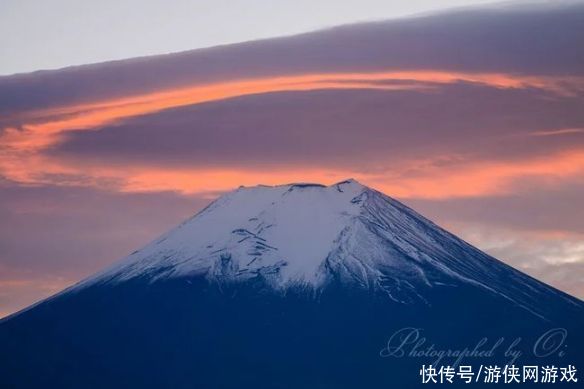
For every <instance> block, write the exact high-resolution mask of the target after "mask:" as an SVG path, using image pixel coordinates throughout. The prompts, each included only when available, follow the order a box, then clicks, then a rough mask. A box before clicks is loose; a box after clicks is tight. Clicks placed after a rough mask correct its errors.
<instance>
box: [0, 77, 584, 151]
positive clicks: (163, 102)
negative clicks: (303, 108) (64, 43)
mask: <svg viewBox="0 0 584 389" xmlns="http://www.w3.org/2000/svg"><path fill="white" fill-rule="evenodd" d="M392 80H393V81H411V82H412V83H410V84H407V83H406V84H393V85H392V84H381V83H380V82H383V81H392ZM459 81H464V82H472V83H480V84H485V85H489V86H492V87H495V88H529V87H531V88H541V89H547V90H550V91H553V92H557V93H562V94H563V93H569V92H570V91H569V90H568V89H566V88H565V84H567V83H568V81H569V83H570V86H571V88H573V89H574V88H576V89H584V80H581V79H575V78H569V79H565V78H558V77H555V78H553V77H539V78H538V77H529V76H515V75H507V74H497V73H461V72H441V71H404V72H379V73H338V74H335V73H330V74H308V75H301V76H283V77H271V78H259V79H247V80H240V81H233V82H223V83H214V84H203V85H196V86H191V87H185V88H179V89H172V90H164V91H160V92H156V93H147V94H142V95H137V96H130V97H126V98H118V99H113V100H109V101H99V102H95V103H92V104H82V105H73V106H66V107H60V108H54V109H49V110H41V111H35V112H28V113H26V114H23V115H21V120H22V121H23V123H22V124H21V126H20V128H18V129H17V128H7V129H5V131H4V134H3V135H2V136H1V137H0V144H2V145H3V146H4V147H5V148H6V147H9V148H16V149H39V148H44V147H47V146H49V145H51V144H53V143H54V142H56V141H58V135H59V134H61V133H63V132H66V131H70V130H82V129H92V128H97V127H100V126H104V125H107V124H111V123H115V122H116V121H119V120H123V119H126V118H130V117H133V116H138V115H144V114H149V113H154V112H159V111H162V110H165V109H169V108H176V107H182V106H188V105H194V104H200V103H204V102H210V101H216V100H221V99H227V98H233V97H238V96H244V95H251V94H261V93H270V92H280V91H308V90H316V89H385V90H390V89H412V88H420V87H423V85H420V84H419V83H432V84H448V83H455V82H459ZM416 83H417V84H416ZM17 119H18V118H17Z"/></svg>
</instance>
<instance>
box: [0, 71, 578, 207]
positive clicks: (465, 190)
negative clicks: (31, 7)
mask: <svg viewBox="0 0 584 389" xmlns="http://www.w3.org/2000/svg"><path fill="white" fill-rule="evenodd" d="M396 80H397V81H410V82H409V83H408V82H405V83H403V82H401V83H396V84H391V83H387V82H388V81H396ZM459 81H464V82H473V83H481V84H485V85H489V86H491V87H495V88H542V89H546V90H550V91H554V92H557V93H566V92H567V91H566V90H565V89H563V86H564V85H565V83H566V81H567V80H566V79H563V78H549V77H548V78H537V77H524V76H516V75H507V74H491V73H484V74H483V73H453V72H439V71H408V72H379V73H340V74H309V75H302V76H286V77H272V78H261V79H248V80H240V81H234V82H224V83H214V84H207V85H197V86H191V87H186V88H181V89H174V90H165V91H160V92H156V93H149V94H143V95H138V96H129V97H126V98H121V99H113V100H109V101H100V102H95V103H92V104H84V105H74V106H66V107H60V108H56V109H50V110H44V111H43V110H41V111H35V112H28V113H26V114H23V115H22V116H21V118H20V120H22V125H21V126H20V128H19V129H15V128H9V129H6V130H5V131H4V133H3V134H2V136H0V151H2V153H1V154H0V173H1V174H2V175H3V176H4V177H6V178H8V179H10V180H13V181H16V182H20V183H25V184H32V185H35V184H41V185H42V184H53V185H54V184H57V185H88V186H97V187H103V186H104V185H109V187H111V188H115V190H120V191H165V190H171V191H178V192H183V193H201V192H207V191H223V190H229V189H231V188H233V187H236V186H238V185H241V184H243V185H252V184H256V183H258V182H261V183H265V184H278V183H282V182H293V181H314V182H334V181H338V180H341V179H344V178H346V177H355V178H358V179H361V180H363V181H364V182H366V183H370V184H371V185H372V186H375V187H378V188H380V189H382V190H384V191H385V192H387V193H389V194H392V195H395V196H398V197H426V198H442V197H451V196H456V197H460V196H478V195H484V194H492V193H500V192H502V191H505V190H507V189H506V188H508V186H509V185H508V184H509V182H510V181H512V180H513V179H516V178H520V177H524V176H544V177H558V176H572V175H579V174H582V172H583V170H584V153H583V152H581V151H578V152H572V153H569V154H565V153H564V154H558V155H554V156H549V157H546V158H535V159H530V160H526V161H519V162H476V161H475V162H473V161H470V162H469V161H464V160H463V161H461V162H460V163H459V164H457V165H455V166H452V167H448V168H445V167H437V166H434V165H432V163H430V164H428V165H427V166H426V165H425V166H424V168H423V169H418V170H421V171H422V173H421V174H416V175H415V176H412V175H404V174H402V172H404V171H412V169H413V170H415V168H416V167H417V166H418V165H419V164H420V163H421V162H420V161H410V162H408V161H405V162H403V163H402V164H401V165H400V166H395V167H393V168H391V169H389V170H386V171H384V172H383V174H373V173H370V174H364V173H362V172H358V171H340V170H330V169H328V170H327V169H322V168H314V167H310V168H306V167H299V166H295V167H291V168H290V169H279V171H278V172H274V171H270V170H269V169H267V170H258V169H256V170H253V169H247V170H244V169H235V168H233V169H205V170H204V169H195V168H185V169H179V168H173V169H170V168H168V169H164V168H153V167H148V166H124V167H123V169H120V168H119V167H117V166H111V165H108V164H107V163H105V162H104V163H103V164H102V165H100V166H95V165H89V164H87V165H84V166H83V165H82V162H79V163H67V162H65V161H60V160H57V159H54V158H49V157H47V156H45V155H44V154H43V150H44V149H46V148H47V147H49V146H51V145H53V144H54V143H55V142H58V141H59V140H60V139H61V136H62V135H63V134H64V133H66V132H67V131H72V130H79V129H86V130H90V129H98V128H99V127H100V126H103V125H106V124H112V123H116V122H118V121H122V120H124V119H127V118H131V117H134V116H137V115H144V114H148V113H153V112H158V111H161V110H165V109H169V108H174V107H181V106H187V105H193V104H200V103H204V102H209V101H216V100H221V99H227V98H232V97H237V96H244V95H250V94H260V93H269V92H278V91H307V90H315V89H355V88H360V89H363V88H369V89H396V88H397V89H409V88H420V87H428V84H430V85H431V84H448V83H455V82H459ZM571 81H572V83H571V87H572V88H582V89H584V81H583V80H580V79H572V80H571ZM384 82H385V83H384ZM570 132H573V131H570ZM563 133H565V131H563ZM554 134H555V133H554ZM422 162H425V161H422ZM430 162H431V161H430ZM381 164H383V163H381ZM388 165H389V161H388Z"/></svg>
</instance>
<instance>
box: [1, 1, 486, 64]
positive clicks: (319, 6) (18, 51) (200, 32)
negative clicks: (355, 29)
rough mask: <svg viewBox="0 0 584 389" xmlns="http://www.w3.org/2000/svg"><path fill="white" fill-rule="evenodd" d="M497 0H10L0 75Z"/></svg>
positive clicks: (4, 8) (5, 7) (4, 6)
mask: <svg viewBox="0 0 584 389" xmlns="http://www.w3.org/2000/svg"><path fill="white" fill-rule="evenodd" d="M489 2H493V0H440V1H436V0H408V1H387V0H343V1H339V0H317V1H315V0H294V1H290V0H277V1H274V0H212V1H209V0H207V1H201V0H198V1H193V0H173V1H167V0H148V1H144V0H100V1H87V0H85V1H80V0H51V1H38V0H2V1H0V58H2V61H0V74H1V75H7V74H14V73H23V72H30V71H35V70H40V69H55V68H62V67H66V66H71V65H82V64H88V63H96V62H104V61H109V60H116V59H124V58H132V57H138V56H144V55H152V54H165V53H171V52H178V51H184V50H191V49H196V48H201V47H211V46H216V45H221V44H227V43H235V42H243V41H248V40H252V39H259V38H270V37H275V36H283V35H291V34H297V33H301V32H306V31H311V30H315V29H319V28H323V27H330V26H336V25H339V24H346V23H354V22H357V21H366V20H372V19H387V18H394V17H400V16H404V15H409V14H413V13H419V12H429V11H432V10H437V9H443V8H448V7H455V6H468V5H476V4H483V3H489Z"/></svg>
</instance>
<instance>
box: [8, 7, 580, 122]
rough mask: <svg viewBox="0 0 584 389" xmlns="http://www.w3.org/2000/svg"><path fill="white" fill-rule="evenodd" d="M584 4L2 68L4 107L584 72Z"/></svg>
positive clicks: (490, 10) (495, 11) (500, 10)
mask: <svg viewBox="0 0 584 389" xmlns="http://www.w3.org/2000/svg"><path fill="white" fill-rule="evenodd" d="M583 24H584V4H582V3H573V2H558V3H554V5H549V4H548V5H545V6H542V4H539V5H534V6H529V7H527V6H524V7H519V6H518V7H492V8H482V9H474V10H463V11H460V10H458V11H454V12H445V13H442V14H435V15H430V16H424V17H416V18H407V19H400V20H394V21H388V22H377V23H366V24H355V25H348V26H344V27H338V28H334V29H329V30H323V31H318V32H314V33H308V34H302V35H297V36H293V37H285V38H277V39H268V40H261V41H255V42H249V43H244V44H237V45H227V46H220V47H216V48H210V49H201V50H193V51H189V52H184V53H179V54H172V55H164V56H153V57H145V58H139V59H133V60H127V61H117V62H109V63H104V64H97V65H88V66H78V67H73V68H67V69H64V70H58V71H42V72H35V73H31V74H24V75H16V76H5V77H0V114H3V115H7V114H14V113H15V112H17V111H19V110H27V109H33V108H34V109H38V108H46V107H50V106H58V105H63V104H68V103H80V102H84V101H85V102H87V101H94V100H96V99H106V98H111V97H116V96H125V95H128V94H132V93H141V92H146V91H154V90H159V89H163V88H171V87H179V86H185V85H192V84H197V83H207V82H212V81H218V80H221V81H225V80H229V79H237V78H242V77H254V76H262V77H265V76H270V75H282V74H301V73H307V72H339V71H354V70H359V71H374V70H387V69H398V70H415V69H418V70H428V69H432V70H436V69H439V70H454V71H457V70H458V71H460V70H463V71H470V72H506V73H514V74H539V75H542V74H543V75H564V76H565V75H580V76H581V75H583V74H584V70H583V69H584V66H582V64H583V63H584V47H583V46H582V44H581V42H582V41H583V40H584V31H583V29H582V25H583Z"/></svg>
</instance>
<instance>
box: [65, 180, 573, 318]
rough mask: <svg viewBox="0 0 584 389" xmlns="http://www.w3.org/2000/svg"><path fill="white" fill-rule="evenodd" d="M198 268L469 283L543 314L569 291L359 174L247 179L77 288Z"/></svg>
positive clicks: (404, 293) (208, 272) (406, 293)
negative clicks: (278, 181) (311, 179)
mask: <svg viewBox="0 0 584 389" xmlns="http://www.w3.org/2000/svg"><path fill="white" fill-rule="evenodd" d="M192 276H205V277H206V278H207V279H209V280H210V281H214V282H219V283H221V282H237V281H246V280H250V279H261V280H263V281H266V282H267V284H269V285H271V286H272V287H273V288H275V289H285V288H286V287H288V286H291V285H303V286H309V287H311V288H312V289H318V288H320V287H322V286H324V285H326V284H327V282H330V281H331V280H335V279H336V280H338V281H341V282H342V283H344V284H351V285H356V286H358V287H360V288H365V289H369V290H373V291H378V292H382V293H384V294H386V295H387V296H388V297H389V298H390V299H392V300H394V301H397V302H401V303H408V302H412V301H422V302H423V301H425V300H426V299H425V297H424V296H425V295H426V294H427V293H431V291H432V288H434V287H439V286H453V287H456V286H457V285H462V284H464V285H472V286H475V287H478V288H482V289H484V290H486V291H487V292H489V293H494V294H497V295H500V296H502V297H504V298H506V299H509V300H511V301H512V302H513V303H515V304H517V305H520V306H522V307H524V308H525V309H527V310H528V311H530V312H532V313H534V314H536V315H538V316H541V315H544V314H545V312H542V310H541V309H538V307H541V304H540V301H539V300H540V299H541V298H542V296H547V295H549V293H550V292H552V294H554V295H557V297H560V298H563V296H564V295H563V294H562V293H561V292H557V291H555V290H554V289H552V288H549V287H547V286H546V285H544V284H541V283H539V282H537V281H535V280H533V279H532V278H531V277H528V276H526V275H525V274H523V273H521V272H518V271H516V270H514V269H513V268H511V267H509V266H506V265H504V264H503V263H501V262H499V261H497V260H496V259H494V258H492V257H490V256H488V255H486V254H484V253H483V252H481V251H479V250H478V249H476V248H474V247H472V246H470V245H469V244H467V243H466V242H464V241H462V240H460V239H458V238H457V237H455V236H454V235H452V234H450V233H448V232H447V231H445V230H443V229H441V228H440V227H438V226H436V225H435V224H434V223H432V222H431V221H429V220H427V219H425V218H424V217H422V216H421V215H419V214H417V213H416V212H414V211H413V210H411V209H409V208H408V207H406V206H404V205H403V204H401V203H399V202H398V201H396V200H394V199H391V198H390V197H387V196H385V195H383V194H382V193H379V192H377V191H375V190H372V189H370V188H368V187H365V186H363V185H361V184H360V183H358V182H357V181H355V180H346V181H343V182H339V183H337V184H334V185H330V186H324V185H319V184H290V185H281V186H273V187H270V186H255V187H250V188H246V187H240V188H239V189H237V190H235V191H233V192H230V193H227V194H225V195H224V196H222V197H220V198H219V199H217V200H216V201H214V202H213V203H211V204H210V205H209V206H208V207H207V208H205V209H204V210H202V211H201V212H199V213H198V214H197V215H195V216H194V217H192V218H191V219H189V220H187V221H185V222H184V223H182V224H181V225H179V226H178V227H177V228H175V229H173V230H171V231H170V232H168V233H166V234H164V235H163V236H161V237H160V238H158V239H157V240H155V241H154V242H152V243H150V244H149V245H147V246H146V247H144V248H143V249H141V250H138V251H136V252H134V253H132V254H131V255H130V256H128V257H126V258H125V259H123V260H122V261H120V262H119V263H117V264H115V265H113V266H112V267H111V268H109V269H106V270H105V271H104V272H101V273H100V274H98V275H96V276H94V277H91V278H90V279H88V280H85V281H83V282H81V283H80V284H78V285H76V286H75V287H74V288H73V289H77V290H78V289H81V288H83V287H86V286H89V285H92V284H95V283H109V282H112V283H119V282H124V281H127V280H130V279H133V278H136V277H147V278H149V279H150V281H151V282H154V281H156V280H160V279H168V278H179V277H192ZM567 301H570V302H571V300H567Z"/></svg>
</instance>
